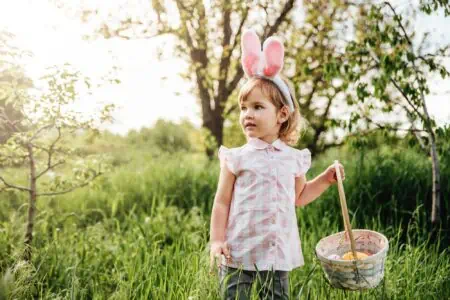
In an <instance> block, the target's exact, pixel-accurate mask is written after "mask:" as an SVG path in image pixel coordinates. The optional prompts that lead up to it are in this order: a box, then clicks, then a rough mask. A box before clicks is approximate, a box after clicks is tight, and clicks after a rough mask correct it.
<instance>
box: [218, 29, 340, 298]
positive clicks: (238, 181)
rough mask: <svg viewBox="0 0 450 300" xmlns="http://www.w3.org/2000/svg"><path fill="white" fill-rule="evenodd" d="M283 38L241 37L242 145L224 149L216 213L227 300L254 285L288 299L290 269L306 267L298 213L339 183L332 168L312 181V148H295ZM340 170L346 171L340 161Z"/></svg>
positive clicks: (246, 292)
mask: <svg viewBox="0 0 450 300" xmlns="http://www.w3.org/2000/svg"><path fill="white" fill-rule="evenodd" d="M283 60H284V48H283V45H282V43H281V42H280V41H279V40H278V39H276V38H274V37H271V38H269V39H267V40H266V41H265V43H264V45H263V51H262V53H261V44H260V41H259V38H258V36H257V35H256V34H255V32H253V31H247V32H245V33H244V34H243V36H242V66H243V68H244V71H245V73H246V75H247V76H248V77H249V80H248V81H247V82H246V84H245V85H244V86H243V87H242V89H241V90H240V93H239V104H240V124H241V126H242V130H243V131H244V134H245V135H246V137H247V144H245V145H243V146H242V147H238V148H232V149H227V148H225V147H224V146H221V147H220V149H219V159H220V166H221V171H220V176H219V183H218V188H217V193H216V196H215V199H214V205H213V208H212V216H211V232H210V234H211V239H210V243H211V249H210V259H211V271H213V268H214V266H215V265H217V266H218V267H219V280H220V285H221V290H222V296H223V297H224V299H235V298H236V296H237V297H239V299H247V298H249V296H250V293H251V289H252V286H253V283H254V282H257V283H258V284H257V287H258V288H257V289H258V293H259V295H260V296H261V297H270V299H288V298H289V278H288V272H289V271H291V270H292V269H294V268H297V267H300V266H302V265H303V264H304V260H303V255H302V250H301V245H300V237H299V232H298V227H297V218H296V214H295V207H296V206H305V205H307V204H308V203H310V202H312V201H313V200H315V199H316V198H317V197H319V196H320V195H321V194H322V193H323V192H324V191H325V190H326V189H327V188H328V187H329V186H330V185H331V184H333V183H335V182H336V177H335V169H334V165H331V166H329V167H328V168H327V169H326V170H325V171H324V172H323V173H322V174H320V175H319V176H317V177H316V178H314V179H313V180H311V181H307V180H306V177H305V174H306V172H307V171H308V169H309V168H310V166H311V155H310V152H309V150H308V149H303V150H297V149H295V148H292V147H290V146H288V144H289V145H295V144H296V142H297V140H298V133H299V132H298V123H299V118H300V114H299V112H298V105H297V102H296V101H294V97H293V95H294V93H293V92H292V90H291V89H290V88H289V87H288V85H287V84H286V82H285V81H283V79H281V77H280V76H279V72H280V71H281V69H282V66H283ZM339 167H340V171H341V174H343V175H342V176H343V178H345V175H344V168H343V167H342V165H340V166H339Z"/></svg>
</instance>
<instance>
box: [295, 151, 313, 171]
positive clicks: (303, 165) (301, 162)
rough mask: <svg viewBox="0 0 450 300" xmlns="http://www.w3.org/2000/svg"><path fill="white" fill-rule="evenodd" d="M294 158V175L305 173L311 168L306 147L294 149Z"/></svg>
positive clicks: (309, 154)
mask: <svg viewBox="0 0 450 300" xmlns="http://www.w3.org/2000/svg"><path fill="white" fill-rule="evenodd" d="M295 159H296V162H297V166H296V167H297V168H296V171H295V177H300V176H302V175H305V174H306V172H308V170H309V168H311V152H310V151H309V150H308V149H302V150H297V149H295Z"/></svg>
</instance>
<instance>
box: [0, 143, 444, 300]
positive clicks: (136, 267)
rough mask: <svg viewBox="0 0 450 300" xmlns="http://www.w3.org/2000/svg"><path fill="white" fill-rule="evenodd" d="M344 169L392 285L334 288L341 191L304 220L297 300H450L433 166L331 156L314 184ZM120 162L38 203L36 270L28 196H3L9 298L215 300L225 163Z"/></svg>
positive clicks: (3, 290) (389, 153) (3, 265)
mask: <svg viewBox="0 0 450 300" xmlns="http://www.w3.org/2000/svg"><path fill="white" fill-rule="evenodd" d="M336 158H337V159H339V160H340V161H341V162H342V163H343V164H344V166H345V168H346V178H347V180H346V182H345V191H346V194H347V200H348V206H349V209H350V214H351V217H352V223H353V226H354V228H367V229H372V230H376V231H378V232H381V233H383V234H385V235H386V236H387V237H388V238H389V242H390V250H389V253H388V259H387V262H386V274H385V280H384V282H383V283H382V284H381V285H380V286H379V287H377V288H376V289H373V290H369V291H365V292H346V291H342V290H337V289H333V288H331V287H330V286H329V285H328V283H327V282H326V279H325V278H324V273H323V271H322V270H321V267H320V264H319V262H318V260H317V259H316V258H315V255H314V247H315V245H316V244H317V242H318V241H319V240H320V239H321V238H323V237H325V236H327V235H330V234H332V233H335V232H337V231H340V230H342V227H343V226H342V224H341V216H340V208H339V201H338V196H337V191H336V188H335V187H332V188H330V189H329V190H328V191H327V192H325V193H324V194H323V195H322V196H321V197H320V198H319V199H318V200H317V201H315V202H314V203H312V204H310V205H308V206H307V207H305V208H301V209H300V208H299V209H298V211H297V216H298V222H299V228H300V234H301V239H302V248H303V252H304V255H305V262H306V264H305V266H304V267H302V268H298V269H295V270H294V271H292V272H291V273H290V293H291V298H292V299H297V298H299V299H411V298H417V299H448V298H449V297H450V282H449V278H450V256H449V251H448V248H447V247H446V246H443V245H442V244H440V243H439V242H436V241H435V240H430V238H429V237H430V236H429V233H428V232H427V227H426V221H427V216H428V215H427V213H426V212H427V209H428V208H427V205H428V201H429V197H430V194H429V190H430V186H431V183H430V180H429V179H428V177H429V174H430V173H429V172H428V171H429V167H430V166H429V162H427V161H424V160H423V159H419V157H417V156H416V154H415V153H413V152H408V151H405V150H403V151H402V152H397V151H395V150H392V149H390V150H389V149H382V150H381V151H373V152H369V153H365V154H364V160H363V161H361V160H358V159H354V154H352V153H350V152H348V151H341V152H339V151H336V150H333V151H330V152H328V153H327V154H326V155H325V156H322V157H319V158H317V159H315V160H314V163H313V168H312V170H311V173H310V175H308V177H309V178H312V177H313V176H314V175H317V174H319V173H320V172H321V171H322V170H323V168H324V167H325V166H327V165H328V164H331V163H332V162H333V160H334V159H336ZM121 159H122V164H121V165H120V166H119V167H118V168H117V169H116V170H115V171H114V172H113V173H111V174H109V175H108V176H104V177H103V178H101V180H100V181H99V182H98V183H99V184H98V185H97V186H96V187H94V188H91V189H83V190H78V191H76V192H74V193H71V194H67V195H64V196H60V197H55V198H48V199H46V198H42V199H39V203H38V214H37V220H36V228H35V240H34V246H35V250H34V256H33V261H32V264H26V263H24V262H22V261H21V260H20V253H21V250H22V243H21V241H22V237H23V233H24V221H25V219H24V218H25V208H26V207H25V206H23V205H22V203H25V202H23V201H25V195H20V194H8V195H6V194H5V195H3V196H2V198H3V200H2V202H0V274H2V275H1V276H0V278H2V279H1V280H0V299H32V298H36V297H37V298H39V299H218V297H219V295H218V281H217V276H212V275H210V274H209V272H208V271H209V268H208V267H209V266H208V264H209V253H208V238H209V213H210V210H211V206H212V200H213V198H214V193H215V189H216V185H217V176H218V170H219V167H218V164H217V162H208V161H207V160H206V159H205V158H204V157H203V156H201V155H190V154H173V155H164V154H158V155H155V154H154V153H153V154H152V153H150V154H149V153H147V152H142V151H130V152H129V153H125V154H122V158H121ZM443 176H446V175H444V174H443ZM443 188H444V192H443V195H444V194H445V193H446V191H447V195H448V194H449V193H448V189H449V187H448V186H445V187H443ZM437 241H439V239H438V240H437Z"/></svg>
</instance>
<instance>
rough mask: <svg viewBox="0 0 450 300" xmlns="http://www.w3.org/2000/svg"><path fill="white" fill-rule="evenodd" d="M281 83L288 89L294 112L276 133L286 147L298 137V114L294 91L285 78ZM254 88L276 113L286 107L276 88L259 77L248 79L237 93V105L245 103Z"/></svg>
mask: <svg viewBox="0 0 450 300" xmlns="http://www.w3.org/2000/svg"><path fill="white" fill-rule="evenodd" d="M283 81H284V82H286V84H287V85H288V87H289V92H290V94H291V97H292V100H293V102H294V111H293V112H292V113H289V118H288V119H287V120H286V121H285V122H283V124H281V127H280V131H279V133H278V135H279V138H280V140H282V141H283V142H285V143H286V144H288V145H291V146H293V145H295V144H297V141H298V139H299V136H300V129H301V128H300V118H301V116H300V112H299V109H298V103H297V101H296V99H295V94H294V90H293V88H292V84H291V83H290V82H289V81H288V80H287V79H285V78H283ZM254 88H259V89H260V90H261V92H262V93H263V95H265V96H266V97H268V98H269V100H270V101H271V102H272V104H273V105H275V107H276V109H277V112H278V111H279V110H280V109H281V108H282V107H283V106H285V105H286V106H287V104H286V100H284V98H283V95H282V94H281V92H280V90H279V89H278V87H277V86H276V85H275V84H274V83H272V82H271V81H270V80H268V79H264V78H261V77H252V78H250V79H249V80H248V81H247V82H246V83H245V84H244V86H243V87H242V88H241V90H240V91H239V97H238V100H239V103H242V102H245V101H246V100H247V98H248V96H249V95H250V93H251V91H252V90H253V89H254Z"/></svg>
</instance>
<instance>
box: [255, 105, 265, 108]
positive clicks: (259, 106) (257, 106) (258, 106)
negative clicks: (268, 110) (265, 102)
mask: <svg viewBox="0 0 450 300" xmlns="http://www.w3.org/2000/svg"><path fill="white" fill-rule="evenodd" d="M255 108H256V109H262V108H264V107H262V106H261V105H256V106H255Z"/></svg>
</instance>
